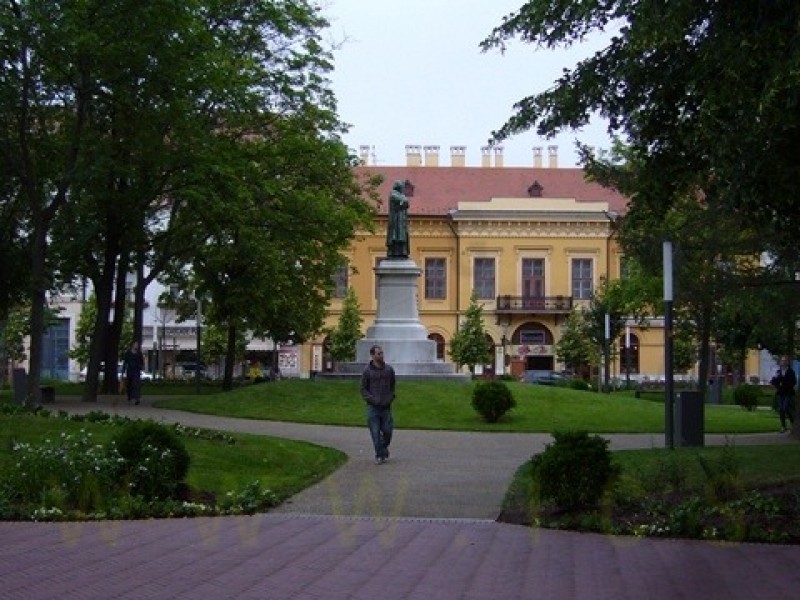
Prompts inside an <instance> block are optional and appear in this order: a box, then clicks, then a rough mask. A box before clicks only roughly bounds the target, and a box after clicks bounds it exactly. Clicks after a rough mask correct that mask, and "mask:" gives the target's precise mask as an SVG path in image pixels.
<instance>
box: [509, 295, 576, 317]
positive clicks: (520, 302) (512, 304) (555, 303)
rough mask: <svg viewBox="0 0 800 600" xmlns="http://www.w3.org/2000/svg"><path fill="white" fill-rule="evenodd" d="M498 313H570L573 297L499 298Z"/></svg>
mask: <svg viewBox="0 0 800 600" xmlns="http://www.w3.org/2000/svg"><path fill="white" fill-rule="evenodd" d="M496 310H497V312H498V313H520V314H522V313H558V314H562V313H569V312H570V311H572V297H571V296H508V295H506V296H498V297H497V309H496Z"/></svg>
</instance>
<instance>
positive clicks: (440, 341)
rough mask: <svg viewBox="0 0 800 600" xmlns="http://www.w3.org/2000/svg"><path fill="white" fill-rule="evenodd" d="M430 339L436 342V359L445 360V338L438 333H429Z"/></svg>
mask: <svg viewBox="0 0 800 600" xmlns="http://www.w3.org/2000/svg"><path fill="white" fill-rule="evenodd" d="M428 339H429V340H432V341H434V342H436V358H437V360H441V361H443V360H444V338H443V337H442V336H441V335H439V334H438V333H429V334H428Z"/></svg>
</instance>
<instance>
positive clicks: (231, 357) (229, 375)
mask: <svg viewBox="0 0 800 600" xmlns="http://www.w3.org/2000/svg"><path fill="white" fill-rule="evenodd" d="M235 365H236V326H235V325H228V344H227V348H226V351H225V376H224V377H223V379H222V389H223V390H225V391H228V390H232V389H233V368H234V366H235Z"/></svg>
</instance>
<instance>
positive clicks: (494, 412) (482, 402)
mask: <svg viewBox="0 0 800 600" xmlns="http://www.w3.org/2000/svg"><path fill="white" fill-rule="evenodd" d="M516 405H517V402H516V400H514V395H513V394H512V393H511V390H510V389H508V386H507V385H506V384H504V383H502V382H500V381H482V382H480V383H479V384H478V385H476V386H475V390H474V391H473V392H472V408H474V409H475V410H476V411H478V413H480V415H481V416H482V417H483V419H484V420H485V421H486V422H487V423H497V421H498V420H500V417H502V416H503V415H504V414H506V413H507V412H508V411H510V410H511V409H512V408H514V407H515V406H516Z"/></svg>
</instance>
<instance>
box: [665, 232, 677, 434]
mask: <svg viewBox="0 0 800 600" xmlns="http://www.w3.org/2000/svg"><path fill="white" fill-rule="evenodd" d="M663 251H664V437H665V443H666V446H667V448H674V447H675V422H674V416H675V413H674V398H673V392H672V388H673V375H672V370H673V357H672V342H673V335H672V242H671V241H665V242H664V248H663Z"/></svg>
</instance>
